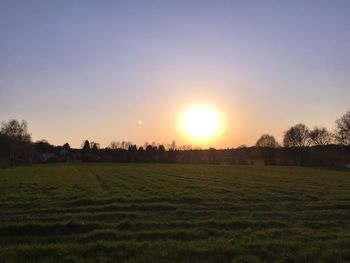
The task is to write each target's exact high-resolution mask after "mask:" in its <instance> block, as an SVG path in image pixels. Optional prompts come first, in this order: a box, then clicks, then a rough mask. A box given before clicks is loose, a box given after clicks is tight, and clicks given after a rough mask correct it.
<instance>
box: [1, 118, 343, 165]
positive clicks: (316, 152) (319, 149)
mask: <svg viewBox="0 0 350 263" xmlns="http://www.w3.org/2000/svg"><path fill="white" fill-rule="evenodd" d="M68 161H83V162H100V161H101V162H102V161H103V162H160V163H163V162H164V163H174V162H175V163H232V164H233V163H238V164H251V163H254V162H264V163H265V164H279V165H321V166H322V165H324V166H344V165H348V164H350V111H347V112H346V113H345V114H344V115H343V116H341V117H340V118H339V119H337V120H336V121H335V128H334V131H333V132H330V131H329V130H328V129H326V128H324V127H314V128H313V129H309V128H308V127H307V126H306V125H305V124H302V123H299V124H296V125H294V126H292V127H290V128H289V129H288V130H286V131H285V132H284V136H283V142H282V144H280V143H278V142H277V141H276V139H275V138H274V137H273V136H272V135H269V134H263V135H262V136H261V137H260V138H259V139H258V140H257V142H256V144H255V145H254V146H252V147H247V146H245V145H242V146H240V147H237V148H231V149H219V150H217V149H214V148H209V149H193V148H192V147H191V146H190V145H184V146H181V147H178V146H177V145H176V143H175V141H173V142H171V143H170V144H168V145H163V144H159V145H158V144H156V143H152V144H148V143H145V145H143V146H137V145H135V144H133V143H131V142H126V141H122V142H116V141H113V142H111V143H110V145H109V146H108V147H105V148H101V147H100V145H99V143H97V142H94V141H91V142H90V141H88V140H85V141H84V142H83V144H82V146H81V148H80V149H74V148H71V147H70V145H69V144H68V143H65V144H64V145H62V146H54V145H51V144H50V143H49V142H47V141H45V140H41V141H37V142H32V141H31V136H30V134H29V132H28V125H27V122H26V121H21V122H19V121H17V120H9V121H8V122H2V124H1V129H0V167H7V166H14V165H20V164H30V163H40V162H68Z"/></svg>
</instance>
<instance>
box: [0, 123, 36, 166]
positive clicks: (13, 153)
mask: <svg viewBox="0 0 350 263" xmlns="http://www.w3.org/2000/svg"><path fill="white" fill-rule="evenodd" d="M0 134H1V135H2V136H4V137H5V138H6V140H5V141H6V145H3V146H1V147H4V148H7V155H8V160H9V162H10V164H11V165H14V164H16V163H18V162H19V161H21V160H22V161H28V160H30V151H31V145H30V140H31V136H30V134H29V133H28V125H27V122H26V121H23V120H22V122H19V121H17V120H14V119H13V120H9V121H8V122H2V124H1V129H0Z"/></svg>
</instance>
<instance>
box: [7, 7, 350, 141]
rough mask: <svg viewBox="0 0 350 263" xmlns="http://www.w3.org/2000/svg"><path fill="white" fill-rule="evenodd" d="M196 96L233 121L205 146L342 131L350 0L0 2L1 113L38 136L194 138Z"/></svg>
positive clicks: (348, 94)
mask: <svg viewBox="0 0 350 263" xmlns="http://www.w3.org/2000/svg"><path fill="white" fill-rule="evenodd" d="M197 102H206V103H210V104H212V105H214V106H215V107H216V108H217V109H219V110H220V112H221V113H222V115H223V116H224V119H225V121H224V123H225V125H224V126H225V128H224V130H223V131H222V133H221V134H220V136H218V138H216V139H215V141H211V142H210V145H205V144H204V145H201V146H203V147H207V146H212V147H217V148H227V147H237V146H239V145H241V144H246V145H253V144H255V142H256V140H257V139H258V137H260V135H262V134H264V133H269V134H272V135H274V136H275V137H276V139H277V140H278V141H281V140H282V137H283V132H284V131H285V130H287V129H288V128H289V127H290V126H292V125H294V124H297V123H300V122H302V123H305V124H306V125H308V126H309V127H311V128H312V127H314V126H315V125H318V126H325V127H327V128H329V129H330V130H332V129H333V128H334V121H335V120H336V119H337V118H339V117H340V116H342V115H343V114H344V113H345V112H346V111H347V110H349V109H350V1H348V0H344V1H337V0H332V1H328V0H327V1H326V0H324V1H322V0H315V1H311V0H305V1H292V0H290V1H287V0H285V1H281V0H276V1H269V0H267V1H253V0H248V1H238V0H237V1H234V0H232V1H224V0H212V1H205V0H202V1H201V0H194V1H190V0H187V1H182V0H174V1H169V0H162V1H156V0H139V1H135V0H125V1H122V0H120V1H117V0H115V1H109V0H103V1H97V0H96V1H89V0H84V1H83V0H81V1H78V0H69V1H64V0H62V1H52V0H46V1H36V0H31V1H27V0H23V1H16V0H0V120H2V121H6V120H9V119H13V118H15V119H18V120H22V119H23V120H26V121H27V122H28V126H29V131H30V133H31V135H32V139H33V140H34V141H36V140H40V139H46V140H48V141H49V142H50V143H52V144H55V145H62V144H64V143H65V142H69V143H70V145H71V146H73V147H80V146H81V144H82V142H83V140H85V139H88V140H91V141H95V142H99V143H100V144H101V146H102V147H105V146H108V144H109V143H110V142H111V141H123V140H124V141H131V142H133V143H136V144H138V145H143V144H144V143H145V142H149V143H151V142H157V143H164V144H167V143H170V142H171V141H172V140H175V141H176V142H177V144H178V145H183V144H191V143H193V142H191V141H189V139H188V138H186V137H185V136H183V135H182V134H181V132H179V129H178V127H177V119H178V118H179V114H180V113H181V112H182V111H183V109H184V108H186V107H187V106H188V105H191V104H193V103H197ZM140 120H142V125H139V124H138V121H140Z"/></svg>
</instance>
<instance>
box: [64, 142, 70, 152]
mask: <svg viewBox="0 0 350 263" xmlns="http://www.w3.org/2000/svg"><path fill="white" fill-rule="evenodd" d="M63 148H64V149H66V150H67V151H69V150H70V149H71V147H70V145H69V143H68V142H66V143H65V144H63Z"/></svg>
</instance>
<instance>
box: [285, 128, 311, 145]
mask: <svg viewBox="0 0 350 263" xmlns="http://www.w3.org/2000/svg"><path fill="white" fill-rule="evenodd" d="M308 138H309V128H308V127H307V126H306V125H305V124H302V123H299V124H297V125H295V126H292V127H291V128H289V130H287V131H286V132H285V133H284V138H283V145H284V146H285V147H303V146H305V145H306V142H307V139H308Z"/></svg>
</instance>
